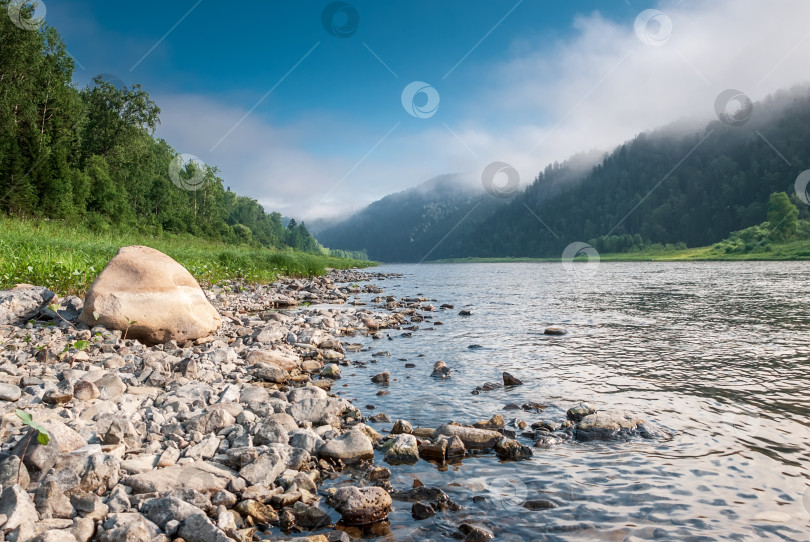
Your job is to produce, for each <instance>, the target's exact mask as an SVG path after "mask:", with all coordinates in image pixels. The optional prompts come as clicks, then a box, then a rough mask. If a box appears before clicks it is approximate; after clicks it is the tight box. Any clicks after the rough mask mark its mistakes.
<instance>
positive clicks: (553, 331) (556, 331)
mask: <svg viewBox="0 0 810 542" xmlns="http://www.w3.org/2000/svg"><path fill="white" fill-rule="evenodd" d="M567 333H568V331H566V330H565V329H563V328H561V327H554V326H552V327H547V328H546V330H545V331H543V334H544V335H566V334H567Z"/></svg>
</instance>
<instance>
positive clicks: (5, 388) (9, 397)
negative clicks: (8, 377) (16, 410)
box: [0, 382, 22, 401]
mask: <svg viewBox="0 0 810 542" xmlns="http://www.w3.org/2000/svg"><path fill="white" fill-rule="evenodd" d="M21 396H22V390H21V389H20V387H19V386H15V385H14V384H6V383H5V382H0V401H16V400H17V399H19V398H20V397H21Z"/></svg>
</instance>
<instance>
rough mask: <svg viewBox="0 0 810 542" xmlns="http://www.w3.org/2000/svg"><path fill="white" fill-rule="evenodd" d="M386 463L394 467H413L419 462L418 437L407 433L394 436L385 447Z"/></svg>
mask: <svg viewBox="0 0 810 542" xmlns="http://www.w3.org/2000/svg"><path fill="white" fill-rule="evenodd" d="M384 459H385V461H386V463H390V464H392V465H402V464H407V465H413V464H414V463H416V462H417V461H419V444H418V442H417V440H416V437H415V436H413V435H410V434H407V433H402V434H399V435H396V436H394V438H392V439H391V440H389V441H388V443H386V445H385V458H384Z"/></svg>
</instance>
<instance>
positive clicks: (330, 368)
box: [321, 363, 340, 380]
mask: <svg viewBox="0 0 810 542" xmlns="http://www.w3.org/2000/svg"><path fill="white" fill-rule="evenodd" d="M321 376H322V377H323V378H331V379H332V380H337V379H339V378H340V367H339V366H338V364H337V363H329V364H328V365H326V366H324V368H323V370H322V371H321Z"/></svg>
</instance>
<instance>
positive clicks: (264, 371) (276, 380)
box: [250, 363, 290, 384]
mask: <svg viewBox="0 0 810 542" xmlns="http://www.w3.org/2000/svg"><path fill="white" fill-rule="evenodd" d="M250 373H251V374H252V375H253V378H255V379H256V380H258V381H260V382H270V383H272V384H283V383H285V382H287V381H288V380H289V379H290V373H288V372H287V371H285V370H284V369H279V368H278V367H275V366H273V365H268V364H266V363H257V364H255V365H254V366H253V368H252V369H251V371H250Z"/></svg>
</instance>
